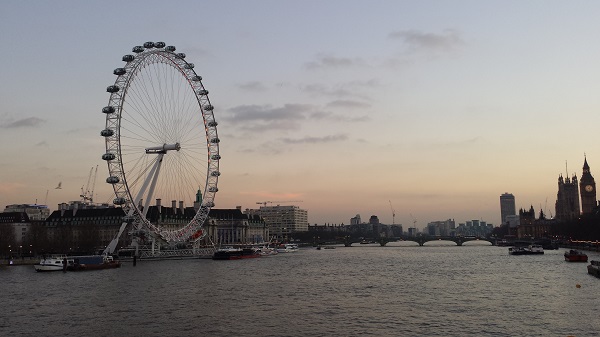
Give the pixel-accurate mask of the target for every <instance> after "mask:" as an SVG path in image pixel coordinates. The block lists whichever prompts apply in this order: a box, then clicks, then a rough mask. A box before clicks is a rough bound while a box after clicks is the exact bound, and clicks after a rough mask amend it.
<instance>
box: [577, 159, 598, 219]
mask: <svg viewBox="0 0 600 337" xmlns="http://www.w3.org/2000/svg"><path fill="white" fill-rule="evenodd" d="M579 188H580V190H579V192H580V193H581V213H582V214H590V213H592V210H593V209H594V208H595V207H596V181H595V180H594V177H592V174H591V173H590V167H589V165H588V163H587V158H584V160H583V174H582V175H581V180H580V181H579Z"/></svg>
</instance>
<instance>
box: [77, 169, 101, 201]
mask: <svg viewBox="0 0 600 337" xmlns="http://www.w3.org/2000/svg"><path fill="white" fill-rule="evenodd" d="M92 172H94V180H93V182H92ZM97 174H98V165H96V171H94V168H93V167H92V168H91V169H90V175H89V176H88V181H87V185H86V186H85V190H84V188H83V186H81V194H80V195H79V196H80V197H81V201H82V202H84V203H87V202H89V203H90V204H91V203H93V202H94V188H96V176H97ZM90 182H92V189H91V190H90Z"/></svg>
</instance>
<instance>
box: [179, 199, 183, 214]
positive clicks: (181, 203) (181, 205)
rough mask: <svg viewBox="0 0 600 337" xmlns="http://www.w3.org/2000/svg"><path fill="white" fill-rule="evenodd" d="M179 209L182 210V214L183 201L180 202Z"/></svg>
mask: <svg viewBox="0 0 600 337" xmlns="http://www.w3.org/2000/svg"><path fill="white" fill-rule="evenodd" d="M179 211H181V215H183V201H180V202H179Z"/></svg>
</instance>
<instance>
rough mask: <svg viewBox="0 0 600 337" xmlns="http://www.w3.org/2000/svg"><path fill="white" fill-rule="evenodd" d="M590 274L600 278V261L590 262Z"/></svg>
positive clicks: (588, 269) (588, 268) (588, 267)
mask: <svg viewBox="0 0 600 337" xmlns="http://www.w3.org/2000/svg"><path fill="white" fill-rule="evenodd" d="M587 271H588V274H590V275H594V276H596V277H600V261H590V264H588V266H587Z"/></svg>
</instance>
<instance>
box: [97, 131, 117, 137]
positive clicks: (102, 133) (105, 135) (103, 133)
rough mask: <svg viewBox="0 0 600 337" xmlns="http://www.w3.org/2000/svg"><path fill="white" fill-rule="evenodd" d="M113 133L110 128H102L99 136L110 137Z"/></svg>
mask: <svg viewBox="0 0 600 337" xmlns="http://www.w3.org/2000/svg"><path fill="white" fill-rule="evenodd" d="M114 134H115V132H114V131H113V130H112V129H104V130H102V131H100V136H102V137H110V136H112V135H114Z"/></svg>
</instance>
